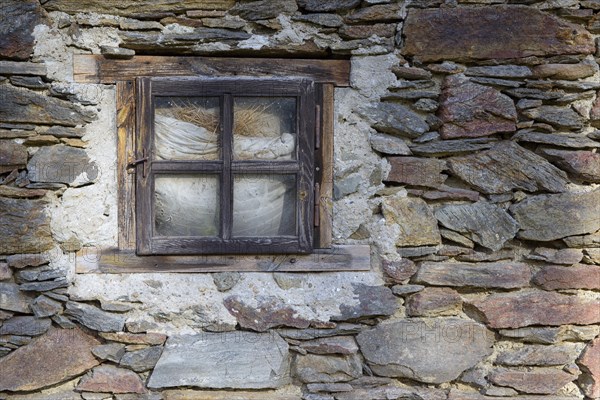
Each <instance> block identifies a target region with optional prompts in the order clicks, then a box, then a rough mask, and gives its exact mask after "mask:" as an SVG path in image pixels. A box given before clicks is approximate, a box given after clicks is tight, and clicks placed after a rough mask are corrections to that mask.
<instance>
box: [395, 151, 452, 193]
mask: <svg viewBox="0 0 600 400" xmlns="http://www.w3.org/2000/svg"><path fill="white" fill-rule="evenodd" d="M388 161H389V162H390V164H391V165H392V169H391V170H390V172H389V174H388V177H387V178H386V181H389V182H395V183H404V184H407V185H413V186H427V187H432V188H439V187H440V186H442V185H443V184H444V182H445V181H446V178H447V175H444V174H442V171H444V169H446V163H445V162H444V161H442V160H436V159H431V158H418V157H388Z"/></svg>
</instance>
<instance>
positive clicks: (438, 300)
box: [406, 288, 462, 317]
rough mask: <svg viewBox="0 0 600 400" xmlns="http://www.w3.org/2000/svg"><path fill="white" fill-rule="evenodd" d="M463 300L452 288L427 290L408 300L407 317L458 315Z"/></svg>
mask: <svg viewBox="0 0 600 400" xmlns="http://www.w3.org/2000/svg"><path fill="white" fill-rule="evenodd" d="M461 309H462V298H461V297H460V295H459V294H458V292H456V291H455V290H453V289H450V288H425V289H424V290H422V291H420V292H419V293H416V294H413V295H412V296H410V297H408V299H407V300H406V315H408V316H410V317H439V316H449V315H458V314H459V313H460V311H461Z"/></svg>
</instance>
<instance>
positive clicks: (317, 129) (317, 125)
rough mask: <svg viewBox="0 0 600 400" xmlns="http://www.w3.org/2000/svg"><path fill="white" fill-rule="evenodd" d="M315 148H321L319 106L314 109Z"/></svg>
mask: <svg viewBox="0 0 600 400" xmlns="http://www.w3.org/2000/svg"><path fill="white" fill-rule="evenodd" d="M315 148H316V149H320V148H321V106H319V105H318V106H316V109H315Z"/></svg>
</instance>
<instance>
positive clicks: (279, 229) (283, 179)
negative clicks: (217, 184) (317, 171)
mask: <svg viewBox="0 0 600 400" xmlns="http://www.w3.org/2000/svg"><path fill="white" fill-rule="evenodd" d="M232 233H233V236H281V235H290V236H293V235H296V177H295V176H294V175H255V174H248V175H246V174H239V175H236V176H235V177H234V181H233V232H232Z"/></svg>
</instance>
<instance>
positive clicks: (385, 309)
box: [330, 283, 398, 321]
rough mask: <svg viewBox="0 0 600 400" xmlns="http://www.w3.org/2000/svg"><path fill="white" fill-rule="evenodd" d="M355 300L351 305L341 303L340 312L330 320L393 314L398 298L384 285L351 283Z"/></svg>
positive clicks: (358, 318) (348, 319)
mask: <svg viewBox="0 0 600 400" xmlns="http://www.w3.org/2000/svg"><path fill="white" fill-rule="evenodd" d="M352 286H353V289H354V298H355V301H356V300H357V301H358V304H356V303H354V304H352V305H348V304H341V305H340V306H339V308H340V314H339V315H334V316H332V317H331V318H330V319H331V321H357V320H361V319H364V318H372V317H381V316H386V317H387V316H390V315H393V314H394V313H395V312H396V311H397V309H398V300H397V299H396V296H394V294H393V293H392V291H391V290H390V289H389V288H388V287H386V286H368V285H365V284H362V283H360V284H354V283H353V284H352Z"/></svg>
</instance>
